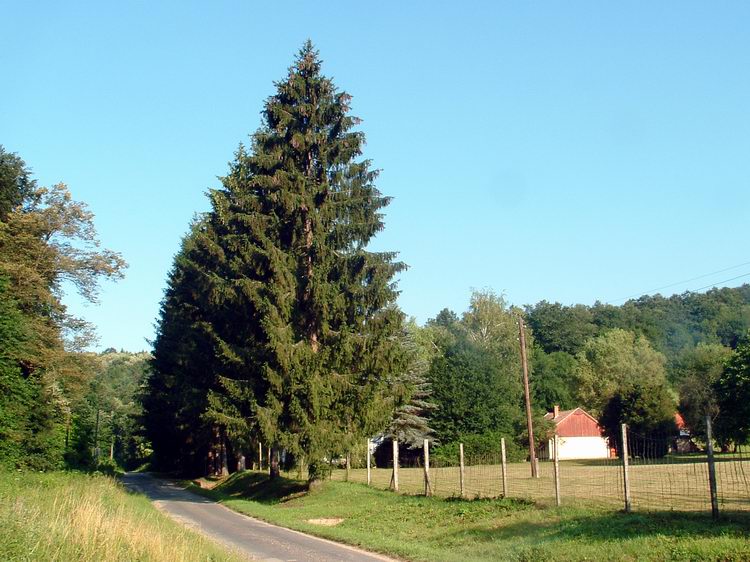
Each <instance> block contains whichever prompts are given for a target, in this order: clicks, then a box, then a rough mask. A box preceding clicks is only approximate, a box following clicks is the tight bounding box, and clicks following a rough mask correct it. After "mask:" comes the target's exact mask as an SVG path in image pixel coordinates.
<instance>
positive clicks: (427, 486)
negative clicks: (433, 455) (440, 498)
mask: <svg viewBox="0 0 750 562" xmlns="http://www.w3.org/2000/svg"><path fill="white" fill-rule="evenodd" d="M422 448H423V450H424V495H425V496H431V495H432V482H431V481H430V442H429V441H427V439H425V440H424V443H423V445H422Z"/></svg>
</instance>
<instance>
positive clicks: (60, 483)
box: [0, 473, 235, 562]
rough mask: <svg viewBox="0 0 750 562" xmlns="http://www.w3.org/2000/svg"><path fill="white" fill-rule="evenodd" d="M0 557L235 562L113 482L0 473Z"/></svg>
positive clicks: (63, 475)
mask: <svg viewBox="0 0 750 562" xmlns="http://www.w3.org/2000/svg"><path fill="white" fill-rule="evenodd" d="M0 560H45V561H47V560H76V561H79V560H80V561H84V562H87V561H91V562H94V561H97V562H99V561H102V560H123V561H125V560H128V561H131V560H143V561H152V560H153V561H185V562H192V561H208V560H216V561H219V560H235V558H233V557H232V555H231V554H230V553H228V552H227V551H224V550H223V549H222V548H221V547H219V546H218V545H215V544H214V543H212V542H211V541H209V540H208V539H206V538H204V537H202V536H200V535H198V534H196V533H195V532H193V531H190V530H188V529H185V528H184V527H182V526H181V525H179V524H178V523H176V522H174V521H172V520H170V519H169V518H167V517H166V516H165V515H163V514H161V513H160V512H159V511H158V510H156V509H155V508H154V507H153V506H152V505H151V503H150V502H149V501H148V500H147V499H146V498H145V497H142V496H137V495H133V494H130V493H128V492H126V491H125V490H124V489H123V488H122V487H121V486H119V485H118V484H117V483H116V482H115V481H114V480H113V479H111V478H108V477H105V476H89V475H84V474H78V473H48V474H34V473H0Z"/></svg>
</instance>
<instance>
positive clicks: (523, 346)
mask: <svg viewBox="0 0 750 562" xmlns="http://www.w3.org/2000/svg"><path fill="white" fill-rule="evenodd" d="M518 334H519V340H520V342H521V365H522V366H523V394H524V399H525V401H526V428H527V430H528V432H529V461H530V462H531V477H532V478H539V471H538V470H537V469H538V468H539V467H538V466H537V464H536V452H535V451H534V425H533V422H532V421H531V394H530V392H529V365H528V362H527V361H526V333H525V330H524V326H523V318H522V317H520V316H519V317H518Z"/></svg>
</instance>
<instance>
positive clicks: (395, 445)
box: [391, 439, 398, 492]
mask: <svg viewBox="0 0 750 562" xmlns="http://www.w3.org/2000/svg"><path fill="white" fill-rule="evenodd" d="M391 482H392V484H393V491H394V492H398V441H396V439H394V440H393V476H392V477H391Z"/></svg>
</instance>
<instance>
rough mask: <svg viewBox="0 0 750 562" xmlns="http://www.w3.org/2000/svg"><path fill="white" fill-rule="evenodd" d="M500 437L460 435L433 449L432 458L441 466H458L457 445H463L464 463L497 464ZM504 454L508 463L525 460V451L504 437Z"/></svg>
mask: <svg viewBox="0 0 750 562" xmlns="http://www.w3.org/2000/svg"><path fill="white" fill-rule="evenodd" d="M502 437H503V435H500V434H499V433H495V432H487V433H480V434H469V435H461V436H460V437H459V439H458V440H457V441H452V442H450V443H445V444H443V445H440V446H439V447H437V448H435V450H434V451H433V453H432V457H433V458H434V459H435V461H437V462H440V463H441V464H448V465H451V464H458V449H459V443H463V444H464V459H465V461H466V462H476V461H478V460H481V459H487V462H499V459H500V439H501V438H502ZM505 454H506V458H507V460H508V462H519V461H523V460H525V459H526V453H525V451H524V450H523V449H522V448H521V446H520V445H519V444H518V443H517V442H516V441H515V439H513V438H509V437H505Z"/></svg>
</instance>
